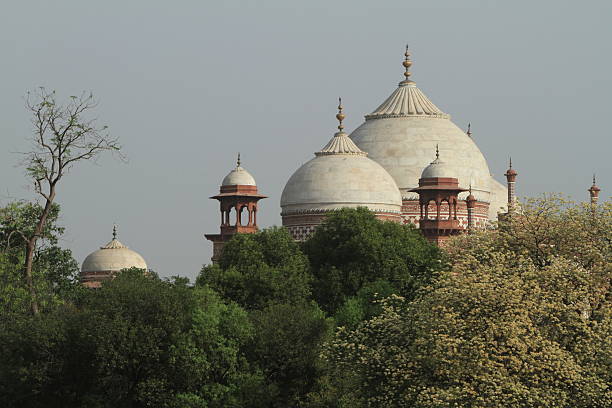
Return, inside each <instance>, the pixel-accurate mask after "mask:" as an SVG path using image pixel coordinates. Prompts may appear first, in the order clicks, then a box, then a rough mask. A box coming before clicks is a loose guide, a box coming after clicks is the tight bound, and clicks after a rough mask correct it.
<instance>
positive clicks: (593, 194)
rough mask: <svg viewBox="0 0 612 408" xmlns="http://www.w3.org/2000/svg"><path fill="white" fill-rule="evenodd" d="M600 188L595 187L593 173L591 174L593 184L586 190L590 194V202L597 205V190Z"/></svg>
mask: <svg viewBox="0 0 612 408" xmlns="http://www.w3.org/2000/svg"><path fill="white" fill-rule="evenodd" d="M600 191H601V189H600V188H599V187H597V184H595V175H594V174H593V185H592V186H591V188H589V190H588V192H589V194H590V195H591V204H593V205H597V201H598V200H599V192H600Z"/></svg>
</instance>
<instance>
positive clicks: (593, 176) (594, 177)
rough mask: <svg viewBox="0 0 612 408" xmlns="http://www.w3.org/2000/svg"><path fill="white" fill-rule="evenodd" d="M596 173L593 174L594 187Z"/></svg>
mask: <svg viewBox="0 0 612 408" xmlns="http://www.w3.org/2000/svg"><path fill="white" fill-rule="evenodd" d="M595 184H596V183H595V173H593V185H595Z"/></svg>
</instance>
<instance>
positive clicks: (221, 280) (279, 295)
mask: <svg viewBox="0 0 612 408" xmlns="http://www.w3.org/2000/svg"><path fill="white" fill-rule="evenodd" d="M311 281H312V275H311V274H310V270H309V267H308V260H307V259H306V257H305V256H304V254H303V253H302V252H301V251H300V248H299V246H298V244H297V243H296V242H295V241H293V239H292V238H291V236H290V235H289V233H288V232H287V230H285V229H284V228H270V229H266V230H264V231H261V232H260V233H257V234H243V235H237V236H235V237H234V238H233V239H232V240H231V241H230V242H228V243H227V244H226V245H225V248H224V249H223V254H222V256H221V259H220V260H219V263H218V264H214V265H210V266H206V267H204V269H203V270H202V272H201V273H200V275H199V276H198V279H197V284H198V285H203V284H207V285H209V286H210V287H212V288H213V289H215V290H216V291H217V292H219V293H220V294H221V295H222V296H223V297H224V298H227V299H231V300H233V301H235V302H236V303H238V304H239V305H241V306H243V307H244V308H246V309H249V310H251V309H262V308H265V307H266V306H268V305H269V304H272V303H296V302H297V303H301V302H303V301H304V300H306V299H310V293H311V289H310V283H311Z"/></svg>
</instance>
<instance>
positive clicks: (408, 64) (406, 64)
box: [402, 44, 412, 82]
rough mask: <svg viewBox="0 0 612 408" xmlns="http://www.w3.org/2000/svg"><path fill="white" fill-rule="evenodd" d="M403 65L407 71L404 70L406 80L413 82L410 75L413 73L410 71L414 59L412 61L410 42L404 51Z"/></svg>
mask: <svg viewBox="0 0 612 408" xmlns="http://www.w3.org/2000/svg"><path fill="white" fill-rule="evenodd" d="M402 65H403V66H404V68H405V69H406V71H405V72H404V78H405V79H404V82H412V81H411V80H410V75H412V74H411V73H410V67H411V66H412V61H410V53H409V52H408V44H406V52H405V53H404V62H402Z"/></svg>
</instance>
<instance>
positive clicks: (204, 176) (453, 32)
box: [0, 0, 612, 278]
mask: <svg viewBox="0 0 612 408" xmlns="http://www.w3.org/2000/svg"><path fill="white" fill-rule="evenodd" d="M0 6H1V7H0V47H1V49H2V51H3V57H2V69H1V71H0V72H2V76H3V80H2V81H1V82H0V83H1V84H2V86H1V88H0V115H1V116H0V136H1V139H0V140H1V141H2V142H1V145H0V146H1V147H2V149H1V151H0V164H1V166H0V205H2V204H5V203H6V202H7V201H8V200H10V199H14V198H26V199H30V198H32V197H33V192H32V191H31V189H29V188H28V185H27V182H26V179H25V177H24V175H23V171H22V169H20V168H18V167H15V165H16V164H17V163H18V161H19V157H18V155H16V154H14V153H12V152H16V151H23V150H25V149H27V147H28V144H27V142H26V138H27V136H28V135H29V134H30V132H31V129H30V118H29V116H28V114H27V112H26V110H25V109H24V100H23V96H24V94H25V93H26V91H27V90H30V89H34V88H36V87H38V86H40V85H44V86H46V87H47V88H50V89H55V90H57V91H58V93H59V95H60V96H68V95H71V94H76V93H79V92H80V91H82V90H91V91H93V93H94V94H95V95H96V96H97V98H98V99H99V100H100V105H99V107H98V108H97V111H96V114H97V116H98V117H99V119H100V123H101V124H107V125H108V126H109V127H110V131H111V133H112V134H113V135H115V136H119V137H120V139H121V142H122V144H123V146H124V153H125V154H126V155H127V156H128V158H129V162H128V163H127V164H124V163H121V162H120V161H117V160H115V159H113V158H111V157H105V158H104V159H102V160H100V161H99V163H98V165H90V164H85V165H82V166H79V167H78V168H75V170H74V171H73V172H72V173H71V174H70V175H69V176H68V177H66V178H65V179H64V181H63V183H62V185H61V187H60V191H59V193H58V198H57V200H58V202H59V203H60V204H61V206H62V210H63V212H62V219H61V223H62V225H64V226H65V227H66V230H67V233H66V235H65V237H64V240H63V242H62V245H63V246H65V247H68V248H71V249H72V250H73V251H74V255H75V257H76V259H77V260H78V261H79V262H82V261H83V259H84V257H85V256H86V255H87V254H88V253H89V252H91V251H93V250H95V249H97V248H98V247H99V246H100V245H102V244H104V243H106V242H107V241H108V240H109V239H110V238H111V229H112V224H113V222H117V223H118V224H119V238H120V240H121V241H122V242H123V243H124V244H126V245H128V246H130V247H131V248H132V249H135V250H137V251H138V252H140V253H141V254H142V255H143V256H144V257H145V259H146V260H147V263H148V264H149V266H150V267H151V268H153V269H155V270H156V271H158V272H160V274H162V275H163V276H168V275H184V276H188V277H190V278H193V277H194V276H196V274H197V273H198V271H199V270H200V268H201V266H202V264H204V263H208V262H209V259H210V255H211V243H210V242H208V241H206V240H205V238H204V234H205V233H215V232H217V231H218V227H219V225H218V224H219V215H218V208H217V202H216V201H213V200H209V199H208V197H209V196H211V195H214V194H215V193H216V192H217V191H218V187H219V184H220V182H221V180H222V178H223V177H224V176H225V174H226V173H228V172H229V171H230V170H231V169H232V167H233V166H234V163H235V156H236V153H237V152H238V151H240V152H241V153H242V162H243V166H244V167H245V168H246V169H248V170H249V171H250V172H251V173H252V174H253V175H254V177H255V178H256V180H257V183H258V185H259V189H260V191H261V192H262V193H263V194H266V195H268V196H269V198H268V199H266V200H264V201H262V202H261V210H260V212H259V216H258V221H259V223H260V225H261V226H270V225H279V224H280V215H279V213H280V207H279V200H280V193H281V191H282V188H283V186H284V184H285V182H286V181H287V179H288V178H289V177H290V176H291V174H292V173H293V171H295V170H296V169H297V168H298V167H299V166H300V165H301V164H302V163H304V162H305V161H307V160H309V159H310V158H311V157H313V152H314V151H316V150H318V149H319V148H320V147H321V146H323V145H324V144H325V143H326V142H327V141H328V139H329V138H330V137H331V136H332V134H333V132H334V130H335V126H336V123H335V118H334V115H335V113H336V111H335V107H336V104H337V97H338V96H340V95H341V96H342V97H343V102H344V106H345V112H346V114H347V119H346V121H345V123H346V127H347V130H348V131H352V130H353V129H354V128H355V127H357V126H358V125H359V124H360V123H361V122H362V121H363V115H365V114H366V113H369V112H370V111H372V110H373V109H374V108H376V107H377V106H378V104H380V103H381V102H382V101H383V100H384V99H385V98H386V97H387V96H388V95H389V94H390V93H391V92H392V91H393V90H394V89H395V87H396V85H397V82H398V81H400V80H401V79H402V66H401V61H402V53H403V48H404V44H405V43H409V44H410V47H411V51H412V59H413V61H414V65H413V68H412V72H413V76H412V78H413V79H414V80H415V81H416V82H417V84H418V86H419V87H420V88H421V90H423V91H424V92H425V93H426V94H427V95H428V96H429V98H430V99H431V100H432V101H433V102H434V103H435V104H436V105H437V106H439V107H440V108H441V109H442V110H443V111H444V112H447V113H450V114H451V115H452V119H453V121H454V122H455V123H456V124H457V125H459V126H460V127H462V128H465V126H466V125H467V123H468V122H472V130H473V132H474V134H473V137H474V139H475V141H476V143H477V144H478V146H479V147H480V149H481V150H482V152H483V153H484V155H485V157H486V158H487V160H488V163H489V167H490V169H491V171H492V172H493V174H494V175H495V176H496V178H497V179H498V180H500V181H503V180H504V178H503V176H502V175H503V173H504V171H505V169H506V167H507V157H508V155H512V157H513V161H514V164H515V168H516V169H517V170H518V172H519V177H518V180H517V190H518V193H519V195H522V196H524V195H537V194H539V193H540V192H564V193H566V194H568V195H570V196H572V197H573V198H574V199H577V200H583V199H585V198H586V197H587V196H588V193H587V192H586V189H587V188H588V187H589V185H590V181H591V175H592V173H593V172H595V173H597V174H598V184H599V186H600V187H601V188H602V190H603V191H602V194H603V196H604V197H608V196H610V191H611V189H612V183H611V182H610V174H612V171H611V170H612V165H611V163H610V153H611V152H612V143H611V141H610V140H611V138H610V129H609V117H610V108H611V106H612V104H611V103H610V95H612V76H611V75H610V68H611V65H612V56H611V52H610V51H611V47H610V41H611V39H612V28H611V27H612V25H611V24H610V21H611V19H612V3H611V2H609V1H583V2H577V1H571V2H570V1H558V0H556V1H504V2H502V1H465V0H463V1H419V2H415V1H406V0H403V1H371V0H370V1H355V0H353V1H330V0H327V1H314V0H308V1H300V2H294V1H287V0H285V1H274V2H272V1H261V0H259V1H242V2H237V1H214V2H213V1H168V0H167V1H151V0H147V1H144V0H143V1H126V0H123V1H110V0H104V1H84V0H78V1H63V0H56V1H48V0H47V1H45V0H41V1H29V0H19V1H17V0H15V1H11V0H2V1H1V2H0Z"/></svg>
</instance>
